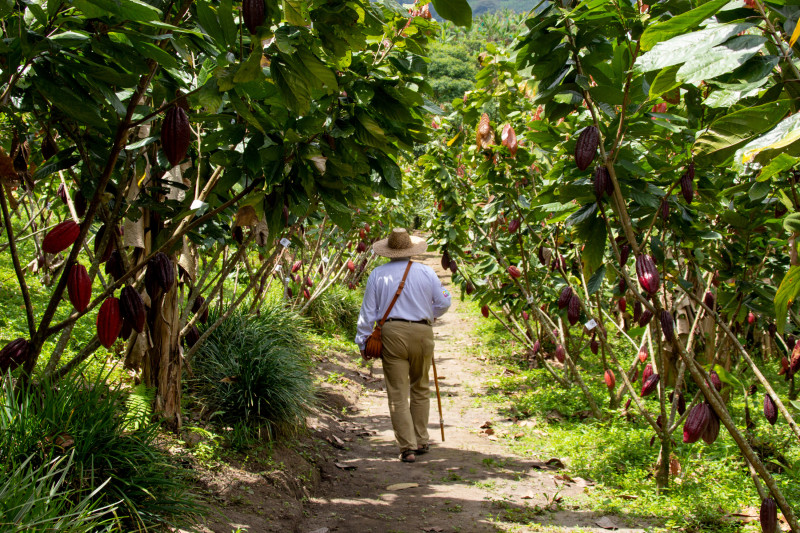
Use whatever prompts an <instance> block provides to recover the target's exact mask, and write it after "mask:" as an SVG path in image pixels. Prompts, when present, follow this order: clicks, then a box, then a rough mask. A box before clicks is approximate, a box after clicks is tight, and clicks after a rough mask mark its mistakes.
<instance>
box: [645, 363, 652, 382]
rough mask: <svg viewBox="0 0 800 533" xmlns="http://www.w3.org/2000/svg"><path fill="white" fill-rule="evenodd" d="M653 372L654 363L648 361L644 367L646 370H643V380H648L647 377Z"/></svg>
mask: <svg viewBox="0 0 800 533" xmlns="http://www.w3.org/2000/svg"><path fill="white" fill-rule="evenodd" d="M653 374H654V372H653V365H651V364H650V363H647V365H645V367H644V370H642V381H643V382H644V381H647V378H649V377H650V376H652V375H653Z"/></svg>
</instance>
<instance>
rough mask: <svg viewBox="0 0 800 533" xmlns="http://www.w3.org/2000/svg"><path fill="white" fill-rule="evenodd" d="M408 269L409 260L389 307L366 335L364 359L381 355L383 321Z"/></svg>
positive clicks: (387, 316) (401, 289)
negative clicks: (368, 334) (367, 335)
mask: <svg viewBox="0 0 800 533" xmlns="http://www.w3.org/2000/svg"><path fill="white" fill-rule="evenodd" d="M409 270H411V261H409V262H408V266H407V267H406V271H405V273H403V279H401V280H400V286H399V287H397V292H396V293H394V298H392V303H390V304H389V307H388V308H387V309H386V313H384V315H383V318H382V319H380V320H379V321H378V323H377V324H376V325H375V329H373V330H372V333H371V334H370V336H369V337H367V342H366V344H365V345H364V358H366V359H380V357H381V352H382V351H383V340H382V339H381V328H382V327H383V323H384V322H386V319H387V318H389V313H390V312H391V310H392V307H394V304H395V302H396V301H397V298H398V296H400V293H401V292H403V287H404V286H405V284H406V277H407V276H408V271H409Z"/></svg>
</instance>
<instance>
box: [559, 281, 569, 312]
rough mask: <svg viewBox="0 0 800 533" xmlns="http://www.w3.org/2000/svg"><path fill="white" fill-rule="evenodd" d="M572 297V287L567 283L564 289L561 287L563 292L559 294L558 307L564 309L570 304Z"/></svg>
mask: <svg viewBox="0 0 800 533" xmlns="http://www.w3.org/2000/svg"><path fill="white" fill-rule="evenodd" d="M571 298H572V287H570V286H569V285H567V286H566V287H564V288H563V289H561V294H560V295H559V296H558V308H559V309H564V308H565V307H566V306H567V304H569V301H570V299H571Z"/></svg>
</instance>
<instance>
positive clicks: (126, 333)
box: [117, 318, 133, 341]
mask: <svg viewBox="0 0 800 533" xmlns="http://www.w3.org/2000/svg"><path fill="white" fill-rule="evenodd" d="M131 333H133V326H131V323H130V322H128V321H127V320H125V319H124V318H123V319H122V327H121V328H120V329H119V335H118V336H117V338H118V339H120V340H123V341H124V340H127V339H128V337H130V336H131Z"/></svg>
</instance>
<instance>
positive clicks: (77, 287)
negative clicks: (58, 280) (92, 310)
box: [67, 263, 92, 313]
mask: <svg viewBox="0 0 800 533" xmlns="http://www.w3.org/2000/svg"><path fill="white" fill-rule="evenodd" d="M67 294H68V295H69V301H70V302H71V303H72V306H73V307H74V308H75V309H76V310H77V311H78V312H79V313H83V312H84V311H86V308H87V307H89V300H90V299H91V297H92V282H91V281H90V280H89V273H88V272H86V267H85V266H83V265H82V264H80V263H75V264H74V265H72V268H71V269H70V270H69V278H67Z"/></svg>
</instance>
